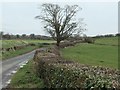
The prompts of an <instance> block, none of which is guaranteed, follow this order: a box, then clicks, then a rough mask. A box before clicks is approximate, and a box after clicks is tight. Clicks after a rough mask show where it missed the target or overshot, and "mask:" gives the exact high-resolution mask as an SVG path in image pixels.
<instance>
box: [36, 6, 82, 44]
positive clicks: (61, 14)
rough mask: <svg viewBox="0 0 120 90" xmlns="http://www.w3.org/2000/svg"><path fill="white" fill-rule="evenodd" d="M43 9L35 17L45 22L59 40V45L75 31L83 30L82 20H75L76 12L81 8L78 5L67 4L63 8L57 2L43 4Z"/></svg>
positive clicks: (49, 30)
mask: <svg viewBox="0 0 120 90" xmlns="http://www.w3.org/2000/svg"><path fill="white" fill-rule="evenodd" d="M41 9H42V13H41V14H40V15H39V16H36V17H35V18H38V19H41V20H42V21H43V22H44V23H45V26H44V28H45V29H46V30H47V32H48V33H49V34H50V35H51V36H52V38H53V39H54V40H56V41H57V46H59V44H60V42H61V41H62V40H65V39H67V38H68V37H69V36H71V35H72V34H73V33H80V32H81V31H82V30H83V29H81V25H80V22H79V21H78V22H77V21H76V20H75V16H76V13H77V12H78V11H79V10H80V8H79V6H78V5H72V6H69V5H66V6H65V7H64V8H62V7H60V6H59V5H57V4H43V5H42V8H41Z"/></svg>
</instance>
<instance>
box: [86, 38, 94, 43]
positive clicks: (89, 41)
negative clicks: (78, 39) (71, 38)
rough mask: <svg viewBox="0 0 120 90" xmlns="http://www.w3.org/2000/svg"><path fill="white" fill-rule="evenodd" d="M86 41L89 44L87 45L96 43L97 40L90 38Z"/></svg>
mask: <svg viewBox="0 0 120 90" xmlns="http://www.w3.org/2000/svg"><path fill="white" fill-rule="evenodd" d="M84 41H85V42H87V43H94V42H95V40H94V39H93V38H90V37H86V38H85V39H84Z"/></svg>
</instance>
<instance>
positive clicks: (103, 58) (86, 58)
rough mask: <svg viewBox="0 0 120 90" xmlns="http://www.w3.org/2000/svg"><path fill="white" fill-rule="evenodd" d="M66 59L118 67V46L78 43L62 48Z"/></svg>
mask: <svg viewBox="0 0 120 90" xmlns="http://www.w3.org/2000/svg"><path fill="white" fill-rule="evenodd" d="M61 53H62V56H63V57H64V58H66V59H70V60H75V61H78V62H80V63H83V64H90V65H99V66H105V67H110V68H118V47H117V46H107V45H94V44H86V43H83V44H77V45H76V46H74V47H67V48H64V49H62V50H61Z"/></svg>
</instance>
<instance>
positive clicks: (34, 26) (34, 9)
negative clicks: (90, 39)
mask: <svg viewBox="0 0 120 90" xmlns="http://www.w3.org/2000/svg"><path fill="white" fill-rule="evenodd" d="M52 3H56V4H59V5H60V6H64V5H66V4H68V5H73V4H77V5H79V6H80V7H81V8H82V10H81V11H79V12H78V13H77V19H78V18H84V23H85V24H87V27H86V28H87V31H85V32H84V33H85V34H86V35H88V36H95V35H101V34H103V35H104V34H115V33H117V32H118V2H95V1H94V2H52ZM41 4H42V2H3V3H2V4H1V5H0V7H2V8H1V9H0V13H1V14H0V29H1V30H2V31H3V32H5V33H10V34H23V33H25V34H31V33H34V34H37V35H48V34H47V33H46V32H45V31H44V29H43V26H44V24H43V23H41V22H40V20H38V19H35V16H37V15H40V9H38V8H39V7H40V5H41Z"/></svg>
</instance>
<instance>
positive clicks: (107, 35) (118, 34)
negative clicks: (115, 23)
mask: <svg viewBox="0 0 120 90" xmlns="http://www.w3.org/2000/svg"><path fill="white" fill-rule="evenodd" d="M116 36H120V33H117V34H106V35H97V36H94V37H93V38H101V37H116Z"/></svg>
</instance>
